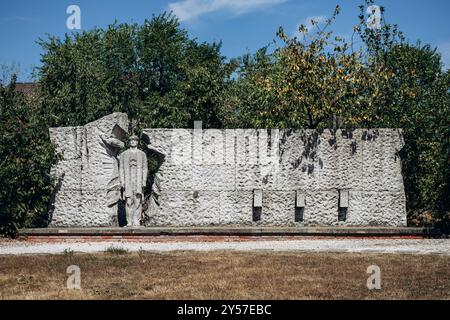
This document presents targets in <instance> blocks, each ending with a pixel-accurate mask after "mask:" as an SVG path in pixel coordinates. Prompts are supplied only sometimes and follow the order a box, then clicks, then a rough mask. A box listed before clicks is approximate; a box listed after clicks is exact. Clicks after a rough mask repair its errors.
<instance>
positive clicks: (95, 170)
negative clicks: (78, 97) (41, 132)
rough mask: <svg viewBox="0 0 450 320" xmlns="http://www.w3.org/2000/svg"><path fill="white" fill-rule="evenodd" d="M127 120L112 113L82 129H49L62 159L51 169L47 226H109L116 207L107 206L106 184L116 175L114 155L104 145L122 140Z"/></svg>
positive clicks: (113, 221)
mask: <svg viewBox="0 0 450 320" xmlns="http://www.w3.org/2000/svg"><path fill="white" fill-rule="evenodd" d="M127 130H128V118H127V115H126V114H123V113H113V114H111V115H108V116H106V117H103V118H101V119H100V120H97V121H94V122H91V123H89V124H87V125H85V126H83V127H65V128H51V129H50V139H51V141H52V143H53V144H54V145H55V147H56V151H57V152H58V153H59V154H60V155H61V156H62V159H61V160H60V161H59V162H58V163H57V165H56V166H55V167H53V168H52V175H53V177H54V178H55V182H56V194H55V199H54V202H53V204H52V209H51V215H52V220H51V223H50V226H54V227H57V226H65V227H70V226H111V225H114V224H115V221H116V220H117V211H118V210H117V205H113V206H108V198H107V192H108V183H109V182H110V181H111V179H112V178H113V177H114V176H115V175H116V174H115V173H114V170H117V159H116V156H117V152H118V151H119V150H120V149H115V148H113V147H111V146H110V145H108V144H107V143H106V142H105V141H106V140H108V139H117V140H119V141H120V140H123V139H124V138H125V133H126V131H127Z"/></svg>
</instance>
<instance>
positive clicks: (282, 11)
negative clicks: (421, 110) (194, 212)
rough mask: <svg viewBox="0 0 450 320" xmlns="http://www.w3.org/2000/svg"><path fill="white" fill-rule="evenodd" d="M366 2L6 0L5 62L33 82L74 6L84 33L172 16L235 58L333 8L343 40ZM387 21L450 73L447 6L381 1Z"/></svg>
mask: <svg viewBox="0 0 450 320" xmlns="http://www.w3.org/2000/svg"><path fill="white" fill-rule="evenodd" d="M361 3H362V0H345V1H339V0H171V1H161V0H127V1H124V0H80V1H75V0H70V1H66V0H40V1H32V0H15V1H5V2H3V3H2V4H1V5H0V6H1V10H0V41H1V42H0V43H1V50H0V64H4V63H6V64H11V63H16V64H19V66H20V70H21V75H20V78H19V80H21V81H27V80H29V77H30V73H31V70H32V68H33V66H39V64H40V54H41V52H42V51H41V49H40V47H39V45H37V44H36V40H37V39H39V38H40V37H45V34H46V33H49V34H52V35H58V36H63V35H64V33H66V32H69V30H68V29H67V27H66V20H67V18H68V16H69V15H68V14H67V13H66V9H67V7H68V6H69V5H72V4H75V5H78V6H79V7H80V9H81V28H82V30H88V29H91V28H93V27H95V26H97V27H105V26H107V25H108V24H109V23H112V22H114V20H117V21H119V22H138V23H139V22H142V21H143V20H144V19H145V18H151V16H152V14H159V13H162V12H164V11H170V10H172V11H173V12H174V13H176V14H177V16H178V17H179V18H180V20H181V24H182V27H184V28H185V29H187V30H188V32H189V35H190V36H191V37H196V38H197V39H198V40H200V41H222V52H223V54H224V55H225V56H227V57H236V56H239V55H242V54H243V53H246V52H254V51H255V50H257V49H258V48H260V47H262V46H264V45H266V44H268V43H270V42H271V40H272V39H274V37H275V33H276V31H277V29H278V27H279V26H283V27H284V29H285V30H286V32H287V33H289V34H291V35H292V34H294V32H295V30H296V27H297V26H298V25H299V24H300V23H305V21H306V20H307V19H309V18H310V17H320V16H329V15H330V14H331V13H332V12H333V10H334V7H335V5H336V4H339V5H340V6H341V14H340V15H339V17H338V20H337V22H336V24H335V25H334V29H333V30H334V31H335V32H336V33H337V34H340V35H349V34H351V33H352V26H354V25H355V24H356V23H357V15H358V5H359V4H361ZM375 4H377V5H382V6H384V7H385V8H386V15H385V17H386V19H387V21H388V22H391V23H397V24H398V25H399V26H400V29H401V30H402V31H403V32H404V33H405V35H406V37H407V39H408V40H409V41H410V42H416V41H417V40H419V39H420V40H421V41H422V43H430V44H431V45H433V46H435V47H437V48H438V50H439V51H440V52H441V53H442V55H443V59H444V61H445V63H446V66H447V67H450V22H449V13H450V1H448V0H428V1H419V0H390V1H388V0H380V1H375Z"/></svg>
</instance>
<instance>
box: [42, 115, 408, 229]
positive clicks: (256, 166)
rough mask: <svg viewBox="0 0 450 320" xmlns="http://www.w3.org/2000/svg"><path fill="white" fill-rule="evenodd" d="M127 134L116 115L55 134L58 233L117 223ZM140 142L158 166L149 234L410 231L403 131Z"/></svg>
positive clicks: (174, 132) (209, 135) (181, 135)
mask: <svg viewBox="0 0 450 320" xmlns="http://www.w3.org/2000/svg"><path fill="white" fill-rule="evenodd" d="M126 131H127V117H126V115H124V114H119V113H116V114H113V115H110V116H107V117H104V118H102V119H100V120H98V121H96V122H93V123H90V124H88V125H86V126H84V127H76V128H55V129H52V130H51V132H50V133H51V138H52V141H53V143H54V144H55V146H56V148H57V150H59V151H62V154H63V160H61V161H60V162H59V163H58V164H57V165H56V166H55V168H54V170H53V171H54V175H55V177H57V180H56V181H59V189H57V192H56V194H55V202H54V210H53V219H52V223H51V225H52V226H114V225H117V215H118V207H120V201H119V202H117V199H118V197H119V196H120V192H121V191H120V183H118V182H117V172H116V170H117V168H118V166H119V165H120V164H119V163H118V161H117V159H118V155H119V153H120V152H121V150H123V149H122V148H123V143H124V142H125V132H126ZM142 140H143V141H144V142H145V143H146V144H147V145H148V149H147V150H143V151H146V152H147V153H148V155H149V157H150V156H151V154H152V153H153V154H155V152H156V154H157V157H156V158H157V159H158V161H159V169H158V170H157V172H156V174H155V176H154V179H151V181H153V185H152V192H151V194H148V195H145V202H146V203H145V204H144V206H143V207H144V217H145V218H144V219H143V220H142V221H143V222H142V223H143V224H145V225H146V226H212V225H227V226H230V225H236V226H244V225H245V226H252V225H254V226H307V225H346V226H406V209H405V193H404V186H403V179H402V174H401V161H400V157H399V151H400V150H401V148H402V147H403V138H402V133H401V130H400V129H371V130H366V129H356V130H352V131H345V130H337V131H331V130H323V131H318V130H274V129H272V130H256V129H223V130H216V129H207V130H203V129H201V127H198V128H194V129H145V130H144V131H143V133H142ZM58 177H59V178H58ZM61 177H62V178H61ZM58 179H59V180H58ZM118 204H119V206H118Z"/></svg>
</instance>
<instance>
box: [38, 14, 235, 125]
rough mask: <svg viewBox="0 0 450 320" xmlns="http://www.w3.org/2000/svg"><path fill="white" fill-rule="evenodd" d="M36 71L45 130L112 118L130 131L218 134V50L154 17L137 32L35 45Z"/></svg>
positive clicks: (222, 69) (168, 19)
mask: <svg viewBox="0 0 450 320" xmlns="http://www.w3.org/2000/svg"><path fill="white" fill-rule="evenodd" d="M40 44H41V46H42V48H43V49H44V54H43V55H42V67H41V68H40V69H39V72H38V74H39V78H40V81H39V82H40V84H41V87H42V95H43V102H44V107H45V108H46V110H47V111H48V113H49V114H51V115H52V118H51V120H52V121H51V123H50V125H51V126H65V125H80V124H85V123H87V122H90V121H93V120H95V119H98V118H99V117H102V116H104V115H106V114H109V113H111V112H114V111H120V112H126V113H127V114H128V115H129V116H130V117H131V118H132V119H134V120H135V121H136V127H187V126H191V125H192V124H193V121H194V120H203V122H204V125H205V126H206V127H219V126H221V123H220V121H219V119H218V118H217V116H216V114H217V112H216V109H217V106H218V102H217V101H218V99H219V97H220V96H221V92H222V91H223V90H224V88H225V86H226V85H227V83H226V82H227V79H228V78H229V76H230V73H231V71H230V69H229V68H228V67H227V65H226V64H225V63H224V57H222V56H221V54H220V44H219V43H212V44H208V43H198V42H197V40H196V39H189V37H188V35H187V33H186V31H185V30H183V29H181V28H180V26H179V22H178V20H177V19H176V18H175V17H173V16H172V15H170V14H165V13H164V14H162V15H159V16H156V17H153V18H152V19H151V20H145V21H144V23H143V24H142V25H138V24H117V23H115V24H112V25H110V26H109V27H108V28H106V29H105V30H103V29H95V30H91V31H85V32H82V33H78V34H73V35H66V36H65V38H64V39H62V40H61V39H59V38H56V37H49V38H48V39H46V40H40Z"/></svg>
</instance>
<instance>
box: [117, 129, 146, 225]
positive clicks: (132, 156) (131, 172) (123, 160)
mask: <svg viewBox="0 0 450 320" xmlns="http://www.w3.org/2000/svg"><path fill="white" fill-rule="evenodd" d="M138 143H139V138H138V137H137V136H131V137H130V149H128V150H126V151H124V152H122V153H121V154H120V156H119V174H120V185H121V187H122V199H123V200H124V201H125V210H126V217H127V225H126V226H127V227H131V226H133V227H135V226H139V225H140V222H141V218H142V202H143V201H144V194H143V189H144V187H145V186H146V184H147V172H148V164H147V155H146V154H145V152H143V151H141V150H139V149H138V148H137V146H138Z"/></svg>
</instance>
